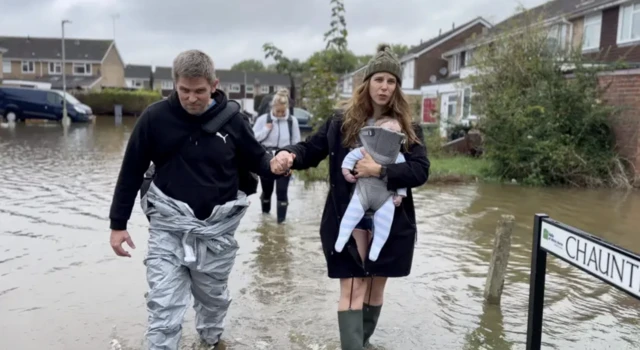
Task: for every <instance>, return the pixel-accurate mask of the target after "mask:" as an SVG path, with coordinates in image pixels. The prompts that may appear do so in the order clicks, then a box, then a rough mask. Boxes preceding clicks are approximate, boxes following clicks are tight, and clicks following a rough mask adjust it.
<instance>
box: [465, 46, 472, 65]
mask: <svg viewBox="0 0 640 350" xmlns="http://www.w3.org/2000/svg"><path fill="white" fill-rule="evenodd" d="M472 62H473V50H467V51H465V58H464V66H465V67H467V66H470V65H471V63H472Z"/></svg>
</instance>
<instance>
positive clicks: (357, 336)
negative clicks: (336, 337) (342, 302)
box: [338, 310, 363, 350]
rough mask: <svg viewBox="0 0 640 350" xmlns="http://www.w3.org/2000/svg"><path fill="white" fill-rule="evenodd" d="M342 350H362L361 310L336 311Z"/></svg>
mask: <svg viewBox="0 0 640 350" xmlns="http://www.w3.org/2000/svg"><path fill="white" fill-rule="evenodd" d="M338 327H339V329H340V344H341V349H342V350H363V345H362V344H363V342H362V339H363V338H362V337H363V330H362V310H345V311H338Z"/></svg>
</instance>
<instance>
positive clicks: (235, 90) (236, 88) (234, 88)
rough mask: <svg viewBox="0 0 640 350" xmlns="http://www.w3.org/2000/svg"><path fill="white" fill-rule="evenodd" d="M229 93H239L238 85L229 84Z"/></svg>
mask: <svg viewBox="0 0 640 350" xmlns="http://www.w3.org/2000/svg"><path fill="white" fill-rule="evenodd" d="M229 92H240V84H231V89H229Z"/></svg>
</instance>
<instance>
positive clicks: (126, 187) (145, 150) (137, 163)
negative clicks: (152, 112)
mask: <svg viewBox="0 0 640 350" xmlns="http://www.w3.org/2000/svg"><path fill="white" fill-rule="evenodd" d="M149 119H150V116H149V111H148V109H147V110H145V111H144V112H143V113H142V115H141V116H140V118H139V119H138V121H137V122H136V125H135V126H134V128H133V130H132V132H131V136H130V137H129V141H128V143H127V148H126V151H125V154H124V159H123V160H122V166H121V167H120V174H119V175H118V181H117V182H116V187H115V190H114V193H113V200H112V202H111V210H110V213H109V219H110V220H111V225H110V227H111V229H112V230H126V229H127V221H129V218H130V217H131V211H132V210H133V205H134V204H135V200H136V195H137V193H138V190H140V185H141V184H142V180H143V178H144V173H145V172H146V171H147V169H148V168H149V165H150V163H151V154H150V153H151V152H150V149H151V147H150V144H151V142H150V141H151V136H150V131H151V129H150V127H149Z"/></svg>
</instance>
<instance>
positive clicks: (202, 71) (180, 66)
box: [173, 50, 216, 84]
mask: <svg viewBox="0 0 640 350" xmlns="http://www.w3.org/2000/svg"><path fill="white" fill-rule="evenodd" d="M180 77H182V78H205V79H207V81H208V82H209V84H213V82H214V81H215V80H216V71H215V68H214V65H213V60H212V59H211V57H209V55H207V54H206V53H204V52H202V51H200V50H187V51H184V52H181V53H180V54H179V55H178V56H177V57H176V58H175V59H174V60H173V80H174V81H175V82H177V81H178V78H180Z"/></svg>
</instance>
